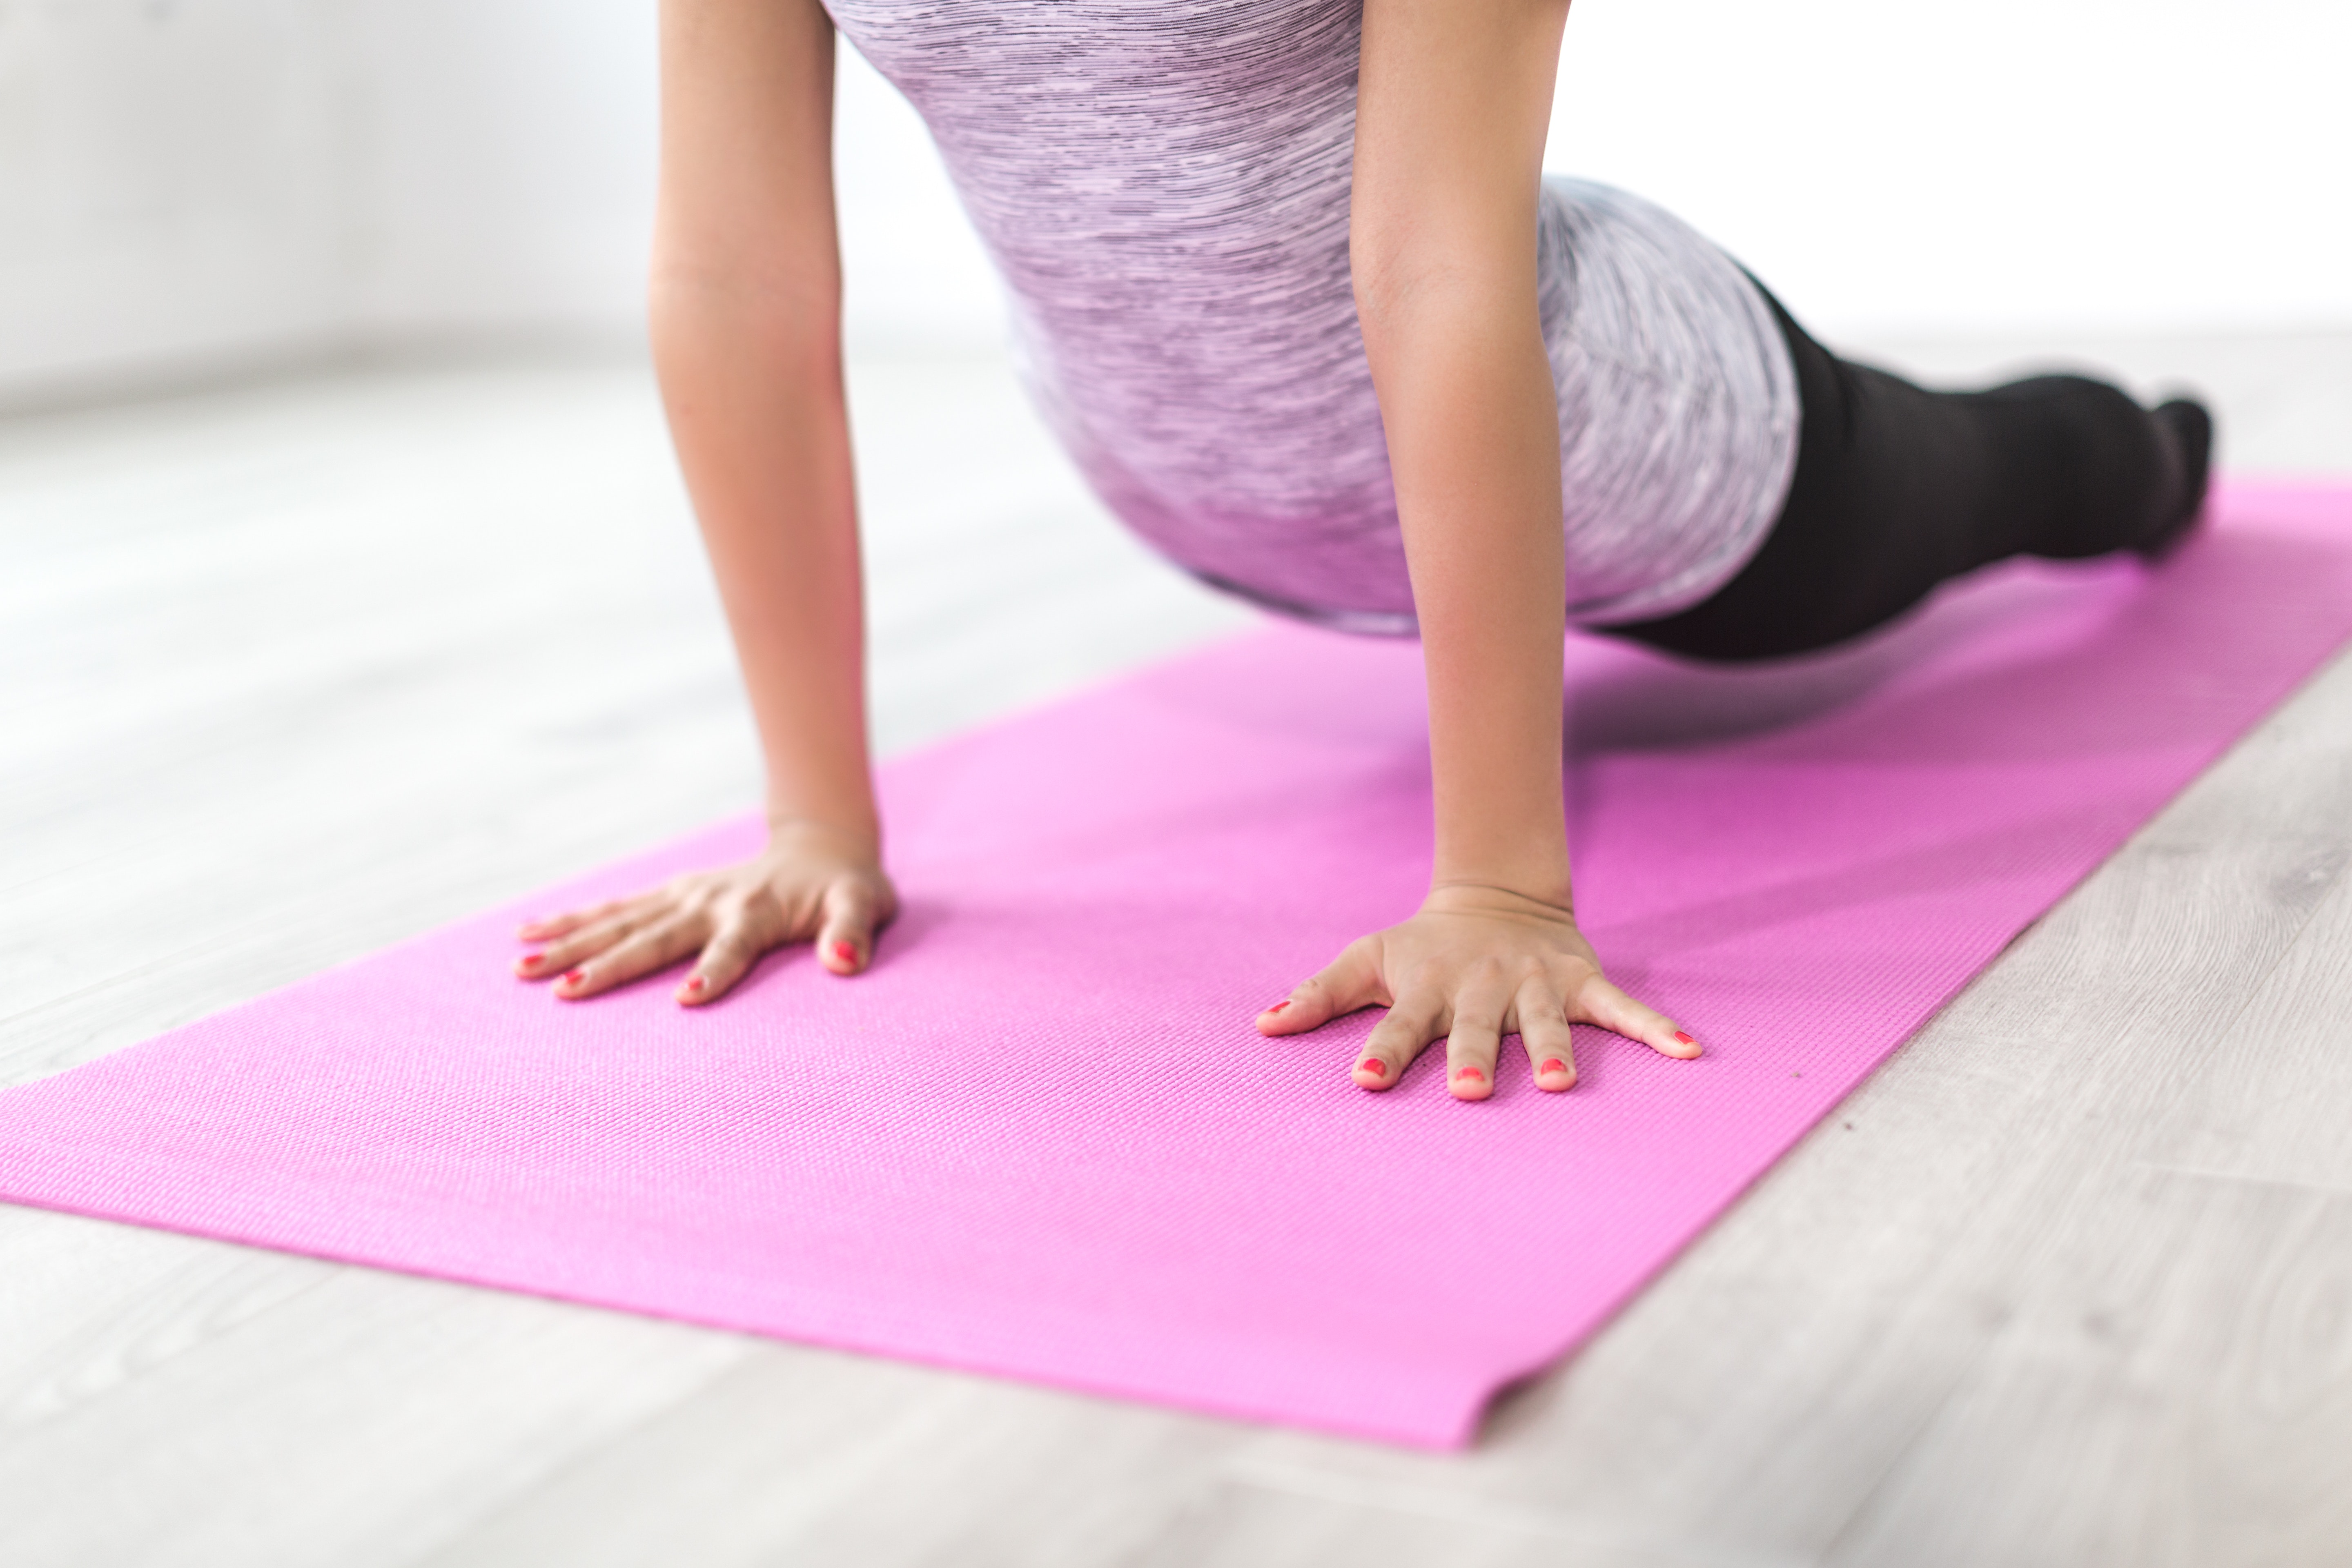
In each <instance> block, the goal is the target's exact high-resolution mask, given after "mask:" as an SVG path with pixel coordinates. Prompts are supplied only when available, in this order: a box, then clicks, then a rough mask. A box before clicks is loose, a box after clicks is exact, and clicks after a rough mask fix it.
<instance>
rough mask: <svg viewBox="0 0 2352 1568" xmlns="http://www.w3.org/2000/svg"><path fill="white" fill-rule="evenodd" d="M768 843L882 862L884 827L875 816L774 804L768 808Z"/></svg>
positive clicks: (877, 862) (771, 845) (773, 847)
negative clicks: (816, 813)
mask: <svg viewBox="0 0 2352 1568" xmlns="http://www.w3.org/2000/svg"><path fill="white" fill-rule="evenodd" d="M768 847H770V848H771V849H793V850H801V851H812V850H813V851H815V852H818V853H821V854H828V855H836V856H840V857H842V858H845V859H851V860H862V861H866V862H867V863H869V864H873V865H879V864H881V860H882V829H881V825H880V824H879V823H878V822H877V821H876V820H875V819H874V818H873V817H871V816H867V817H865V818H863V819H850V820H843V819H841V818H839V817H832V816H810V815H809V814H807V813H805V812H791V811H782V810H778V809H776V808H773V807H771V808H770V810H769V812H768Z"/></svg>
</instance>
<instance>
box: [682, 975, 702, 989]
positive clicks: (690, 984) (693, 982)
mask: <svg viewBox="0 0 2352 1568" xmlns="http://www.w3.org/2000/svg"><path fill="white" fill-rule="evenodd" d="M702 985H703V980H702V976H701V975H699V974H697V975H692V976H690V977H688V980H687V983H686V988H687V989H688V991H699V990H701V989H702Z"/></svg>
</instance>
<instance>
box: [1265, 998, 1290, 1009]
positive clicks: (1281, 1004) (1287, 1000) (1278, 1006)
mask: <svg viewBox="0 0 2352 1568" xmlns="http://www.w3.org/2000/svg"><path fill="white" fill-rule="evenodd" d="M1289 1005H1290V998H1288V997H1287V996H1286V997H1284V998H1283V999H1282V1000H1281V1001H1279V1002H1276V1004H1275V1005H1273V1006H1271V1007H1268V1008H1267V1009H1266V1011H1267V1012H1269V1013H1279V1012H1281V1011H1282V1010H1283V1009H1284V1008H1285V1007H1287V1006H1289Z"/></svg>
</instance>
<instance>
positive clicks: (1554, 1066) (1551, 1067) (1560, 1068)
mask: <svg viewBox="0 0 2352 1568" xmlns="http://www.w3.org/2000/svg"><path fill="white" fill-rule="evenodd" d="M1567 1070H1568V1064H1567V1063H1566V1062H1564V1061H1562V1060H1560V1059H1559V1058H1558V1057H1549V1058H1545V1061H1544V1065H1543V1066H1541V1067H1539V1068H1536V1071H1537V1072H1538V1074H1542V1073H1553V1072H1566V1071H1567Z"/></svg>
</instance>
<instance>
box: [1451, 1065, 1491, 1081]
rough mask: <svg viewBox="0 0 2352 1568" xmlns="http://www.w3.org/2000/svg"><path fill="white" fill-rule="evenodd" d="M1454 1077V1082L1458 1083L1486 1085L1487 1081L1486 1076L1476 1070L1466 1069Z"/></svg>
mask: <svg viewBox="0 0 2352 1568" xmlns="http://www.w3.org/2000/svg"><path fill="white" fill-rule="evenodd" d="M1454 1080H1455V1081H1456V1082H1458V1083H1484V1082H1486V1074H1485V1073H1483V1072H1481V1071H1479V1070H1478V1069H1477V1068H1463V1069H1462V1070H1461V1071H1460V1072H1458V1073H1455V1074H1454Z"/></svg>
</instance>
